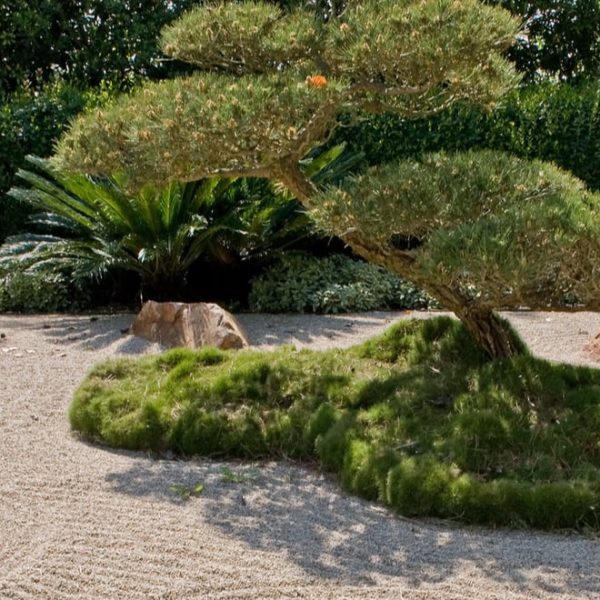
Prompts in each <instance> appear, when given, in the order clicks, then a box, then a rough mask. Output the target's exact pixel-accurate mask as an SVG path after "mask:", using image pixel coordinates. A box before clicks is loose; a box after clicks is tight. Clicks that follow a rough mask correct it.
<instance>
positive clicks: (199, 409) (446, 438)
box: [70, 318, 600, 529]
mask: <svg viewBox="0 0 600 600" xmlns="http://www.w3.org/2000/svg"><path fill="white" fill-rule="evenodd" d="M142 389H143V390H144V393H143V394H141V393H140V390H142ZM70 420H71V425H72V427H73V428H74V429H75V430H76V431H78V432H80V433H81V435H82V436H84V437H85V438H87V439H91V440H96V441H99V442H101V443H103V444H107V445H109V446H112V447H121V448H129V449H135V450H146V451H154V452H158V453H160V452H164V451H166V450H171V451H174V452H176V453H177V454H180V455H182V456H185V457H190V456H198V455H200V456H222V457H228V458H247V459H259V458H282V457H286V458H291V459H294V460H302V461H311V462H312V461H317V462H318V463H319V464H320V465H321V467H322V468H323V469H325V470H326V471H330V472H333V473H335V474H336V475H337V476H338V477H339V479H340V481H341V483H342V485H343V487H344V488H345V489H347V490H349V491H350V492H352V493H356V494H358V495H361V496H363V497H365V498H368V499H372V500H377V501H379V502H382V503H384V504H386V505H388V506H390V507H392V508H393V509H395V510H397V511H398V512H399V513H400V514H403V515H409V516H435V517H442V518H451V519H458V520H461V521H464V522H468V523H483V524H488V525H509V526H516V527H523V526H525V527H534V528H541V529H558V528H576V529H579V528H584V527H589V528H592V529H598V528H599V527H600V521H599V515H598V507H599V506H600V504H599V502H600V451H599V449H598V438H599V436H600V371H597V370H592V369H586V368H577V367H571V366H566V365H552V364H550V363H547V362H544V361H542V360H538V359H535V358H533V357H531V356H529V355H528V354H526V353H525V354H522V355H520V356H518V357H516V358H511V359H503V360H496V361H492V362H490V361H489V360H487V357H486V356H485V355H484V354H483V353H482V352H481V351H480V350H479V349H478V348H477V346H476V345H475V344H474V343H473V340H472V339H471V338H470V336H469V334H468V333H467V332H466V330H465V329H464V328H463V326H462V325H461V324H460V323H459V322H457V321H454V320H451V319H448V318H438V319H434V320H430V321H425V322H423V321H405V322H402V323H399V324H397V325H396V326H394V328H393V329H391V330H389V331H388V332H387V333H386V334H385V335H384V336H382V337H379V338H375V339H373V340H370V341H369V342H367V343H365V344H363V345H362V346H358V347H355V348H352V349H349V350H344V351H339V350H337V351H331V352H313V351H308V350H302V351H297V350H295V349H293V348H290V347H287V348H283V349H280V350H277V351H275V352H268V353H261V352H255V351H243V352H239V353H225V352H221V351H217V350H215V349H211V348H207V349H203V350H200V351H195V352H194V351H190V350H185V349H175V350H171V351H169V352H167V353H165V354H163V355H160V356H156V357H146V358H142V359H139V360H118V361H114V360H113V361H109V362H107V363H103V364H101V365H99V366H97V367H95V368H94V370H93V371H92V372H91V373H90V374H89V375H88V377H87V379H86V380H85V382H84V383H83V384H82V386H81V387H80V388H79V390H78V391H77V393H76V396H75V399H74V401H73V403H72V405H71V408H70Z"/></svg>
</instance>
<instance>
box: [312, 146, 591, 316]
mask: <svg viewBox="0 0 600 600" xmlns="http://www.w3.org/2000/svg"><path fill="white" fill-rule="evenodd" d="M312 214H313V215H315V216H317V217H318V220H319V221H320V223H321V224H322V226H323V227H326V228H328V229H329V230H330V231H332V232H335V233H337V234H339V235H340V236H341V237H342V238H348V240H349V242H350V243H351V244H352V243H355V244H358V245H359V246H360V247H362V248H364V249H367V252H368V249H372V255H373V258H372V259H373V260H374V261H375V262H378V261H379V262H380V263H381V264H382V265H384V266H387V267H388V268H390V270H392V271H394V272H396V273H397V274H398V275H400V276H404V277H407V278H408V279H411V280H412V281H415V282H416V283H417V284H422V285H423V286H424V288H425V289H426V290H430V289H435V288H443V287H445V288H446V289H447V290H448V297H447V298H446V302H447V303H451V302H452V296H453V295H455V297H456V299H457V302H456V306H454V307H452V308H453V309H454V310H459V311H460V309H461V307H464V308H465V309H466V310H468V311H471V312H472V313H476V312H477V311H480V312H481V313H483V312H489V311H493V310H494V309H497V308H501V307H519V306H528V307H530V308H536V309H542V310H543V309H546V308H548V307H550V306H560V305H563V306H564V305H565V298H571V300H572V302H573V303H575V304H578V305H580V306H581V307H587V308H588V309H590V310H594V309H597V308H598V306H599V305H598V298H600V293H599V292H600V289H599V286H600V280H599V279H598V276H597V275H598V269H597V265H598V263H599V262H600V245H599V244H598V232H599V231H600V220H599V218H600V217H599V215H600V197H599V196H598V195H595V194H591V193H589V192H587V191H586V190H585V187H584V185H583V183H582V182H581V181H579V180H577V179H576V178H575V177H573V176H572V175H570V174H569V173H567V172H566V171H562V170H560V169H558V168H557V167H555V166H554V165H552V164H550V163H543V162H540V161H531V162H530V161H523V160H521V159H518V158H516V157H514V156H511V155H508V154H503V153H500V152H493V151H479V152H465V153H457V154H444V153H439V154H431V155H425V156H424V157H423V158H422V160H405V161H401V162H398V163H389V164H385V165H382V166H379V167H373V168H372V169H371V170H369V171H368V172H367V173H365V174H363V175H360V176H357V177H353V178H349V179H348V180H346V181H345V182H344V183H342V185H341V186H338V187H335V188H334V187H331V188H329V189H328V190H326V191H324V192H323V193H322V194H321V196H320V198H319V200H318V201H315V202H314V208H313V209H312ZM442 293H443V291H442ZM434 295H435V293H434Z"/></svg>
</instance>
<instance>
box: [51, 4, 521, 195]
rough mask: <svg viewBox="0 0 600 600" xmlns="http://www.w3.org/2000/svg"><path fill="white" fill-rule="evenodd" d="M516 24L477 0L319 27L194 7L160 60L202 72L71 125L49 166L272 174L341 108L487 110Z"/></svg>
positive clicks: (359, 16)
mask: <svg viewBox="0 0 600 600" xmlns="http://www.w3.org/2000/svg"><path fill="white" fill-rule="evenodd" d="M518 26H519V24H518V23H517V21H516V20H515V19H514V18H513V17H511V15H510V14H509V13H508V12H506V11H504V10H502V9H499V8H495V7H490V6H486V5H483V4H482V3H480V2H479V1H478V0H420V1H416V2H415V1H413V2H409V1H400V2H398V1H396V0H367V1H360V2H359V1H358V0H356V1H355V2H352V3H350V4H349V5H348V7H347V8H346V10H345V11H344V12H343V13H342V14H341V15H340V16H339V18H332V19H331V20H329V21H328V22H326V23H324V22H322V21H321V20H319V19H318V18H317V17H316V16H315V15H314V13H312V12H310V11H303V10H300V9H297V10H293V11H290V12H283V11H282V10H281V9H279V8H277V7H275V6H272V5H270V4H266V3H263V2H241V3H238V2H221V3H217V4H210V5H207V6H202V7H199V8H197V9H195V10H193V11H191V12H189V13H187V14H186V15H184V16H183V17H182V18H181V19H179V20H178V21H177V22H175V23H174V24H173V25H171V26H169V27H167V28H166V29H165V30H164V32H163V37H162V48H163V50H164V51H165V53H166V54H168V55H169V56H171V57H174V58H178V59H182V60H185V61H188V62H191V63H192V64H194V65H196V66H197V67H198V69H199V71H200V72H199V73H197V74H196V75H194V76H192V77H190V78H184V79H176V80H171V81H168V82H163V83H158V84H152V83H150V84H147V85H145V86H144V87H142V88H140V89H138V90H137V91H136V92H134V93H133V94H132V95H130V96H124V97H122V98H120V99H119V100H117V101H116V102H115V103H114V104H113V105H111V106H109V107H106V108H103V109H99V110H97V111H95V112H92V113H88V114H86V115H84V116H83V117H81V118H79V119H78V120H77V121H76V122H75V123H74V125H73V127H72V129H71V131H70V132H69V133H68V134H67V135H66V136H65V137H64V138H63V139H62V140H61V142H60V144H59V146H58V151H57V156H56V157H55V159H54V160H55V164H57V165H58V166H60V167H63V168H65V169H67V170H74V171H79V172H89V173H111V172H115V171H125V172H127V173H128V174H129V175H130V177H131V178H132V180H133V181H134V182H139V183H143V182H146V181H154V182H162V181H166V180H170V179H188V180H189V179H197V178H199V177H203V176H210V175H213V174H217V173H221V174H223V173H225V174H227V173H232V174H236V175H244V174H247V175H264V176H269V177H274V178H277V177H279V176H280V174H281V173H282V172H286V171H289V170H290V169H292V170H293V168H294V166H295V165H297V162H298V161H299V160H300V159H301V158H302V157H303V156H304V155H305V154H306V152H307V151H309V150H310V149H311V148H312V147H314V146H316V145H318V144H320V143H322V142H323V141H324V140H326V139H327V137H328V135H329V134H330V133H331V131H332V129H333V128H334V127H335V126H336V117H337V115H338V114H339V113H340V112H341V111H344V112H350V113H354V114H362V113H363V112H373V111H393V112H396V113H398V114H401V115H403V116H406V117H415V116H422V115H426V114H430V113H432V112H436V111H438V110H441V109H443V108H444V107H446V106H448V105H449V104H450V103H452V102H455V101H457V100H467V101H472V102H477V103H481V104H484V105H492V104H493V103H494V101H495V100H496V99H497V98H498V97H499V96H501V95H502V94H503V93H504V92H505V91H507V90H508V89H510V88H511V87H513V86H514V84H515V83H516V81H517V77H516V75H515V73H514V71H513V70H512V68H511V67H510V65H509V64H508V63H507V62H506V61H505V60H504V58H502V52H503V51H504V50H505V49H506V48H507V47H508V46H509V45H510V44H511V43H512V41H513V40H514V37H515V33H516V31H517V30H518Z"/></svg>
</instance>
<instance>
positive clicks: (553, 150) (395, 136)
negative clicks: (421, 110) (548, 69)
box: [336, 82, 600, 189]
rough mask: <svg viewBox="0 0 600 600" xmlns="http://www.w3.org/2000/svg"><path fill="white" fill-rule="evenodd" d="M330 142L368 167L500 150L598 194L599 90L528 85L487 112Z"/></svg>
mask: <svg viewBox="0 0 600 600" xmlns="http://www.w3.org/2000/svg"><path fill="white" fill-rule="evenodd" d="M336 140H337V141H338V142H339V141H340V140H345V141H346V142H347V143H348V146H349V149H350V150H353V151H362V152H364V154H365V159H366V161H367V162H368V163H369V164H371V165H376V164H381V163H384V162H390V161H394V160H397V159H400V158H414V157H419V156H421V155H422V154H425V153H428V152H437V151H439V150H447V151H451V150H452V151H462V150H468V149H475V148H490V149H496V150H505V151H507V152H510V153H512V154H516V155H518V156H521V157H523V158H529V159H536V158H537V159H541V160H546V161H552V162H555V163H556V164H557V165H558V166H560V167H562V168H564V169H568V170H570V171H571V172H572V173H573V174H574V175H576V176H577V177H579V178H580V179H582V180H583V181H585V182H586V183H587V185H588V186H590V187H591V188H593V189H600V82H591V83H587V84H584V85H578V86H570V85H566V84H562V85H559V84H552V83H546V84H544V85H532V86H528V87H525V88H523V89H520V90H518V91H516V92H514V93H513V94H511V95H509V96H508V97H507V98H505V99H504V100H503V101H502V104H501V105H500V106H499V107H498V108H497V109H496V110H495V111H493V112H491V113H488V112H486V111H484V110H482V109H480V108H477V107H474V106H468V105H464V104H462V105H461V104H456V105H454V106H452V107H451V108H450V109H448V110H445V111H443V112H441V113H439V114H437V115H435V116H433V117H430V118H424V119H416V120H404V119H401V118H399V117H397V116H395V115H390V114H386V115H379V116H374V117H370V118H369V119H367V120H366V121H364V122H363V123H360V124H359V125H355V126H353V127H349V128H344V129H342V130H340V132H339V133H338V134H337V137H336Z"/></svg>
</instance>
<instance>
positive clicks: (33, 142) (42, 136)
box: [0, 85, 93, 242]
mask: <svg viewBox="0 0 600 600" xmlns="http://www.w3.org/2000/svg"><path fill="white" fill-rule="evenodd" d="M91 102H93V101H92V100H91V98H90V95H89V94H83V93H81V92H79V91H77V90H76V89H74V88H71V87H69V86H64V85H56V86H48V87H46V88H45V89H44V90H43V91H41V92H39V93H36V94H32V93H20V94H14V95H13V96H11V97H10V98H9V99H7V101H6V102H4V103H2V104H1V105H0V141H1V143H0V242H1V241H2V240H4V238H5V237H6V236H8V235H11V234H13V233H16V232H17V231H19V230H20V229H21V228H22V227H23V224H24V222H25V219H26V216H27V214H28V212H29V211H28V210H27V207H26V206H24V205H19V204H16V203H15V202H12V201H10V200H8V199H7V198H6V197H5V194H6V192H7V191H8V190H9V189H10V187H11V186H12V185H13V184H14V182H15V174H16V172H17V170H18V169H19V168H21V167H22V166H23V165H24V163H25V156H26V155H27V154H30V153H35V154H38V155H40V156H48V155H49V154H51V152H52V147H53V144H54V142H56V140H57V139H58V137H59V136H60V134H61V133H62V132H63V131H64V130H65V129H66V127H67V124H68V122H69V120H70V119H71V118H72V117H74V116H75V115H76V114H77V113H79V112H80V111H81V110H82V109H83V108H84V107H85V106H86V105H89V104H90V103H91Z"/></svg>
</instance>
